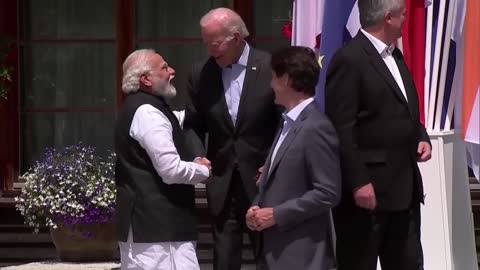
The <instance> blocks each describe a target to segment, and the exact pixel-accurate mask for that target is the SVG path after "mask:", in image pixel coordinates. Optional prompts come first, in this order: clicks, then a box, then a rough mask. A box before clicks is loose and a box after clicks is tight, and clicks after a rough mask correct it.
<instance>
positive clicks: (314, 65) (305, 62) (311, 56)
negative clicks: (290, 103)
mask: <svg viewBox="0 0 480 270" xmlns="http://www.w3.org/2000/svg"><path fill="white" fill-rule="evenodd" d="M270 66H271V68H272V70H273V72H275V75H276V76H277V77H280V76H283V75H284V74H285V73H286V74H287V75H288V77H289V79H290V86H291V87H292V88H293V89H295V90H297V91H299V92H303V93H305V94H307V95H308V96H314V95H315V86H316V85H317V82H318V74H319V72H320V66H319V64H318V61H317V58H316V56H315V52H314V51H313V50H312V49H310V48H307V47H301V46H292V47H287V48H284V49H280V50H279V51H277V52H275V53H274V54H273V55H272V59H271V61H270Z"/></svg>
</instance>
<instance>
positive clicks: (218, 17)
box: [200, 8, 250, 38]
mask: <svg viewBox="0 0 480 270" xmlns="http://www.w3.org/2000/svg"><path fill="white" fill-rule="evenodd" d="M212 22H217V23H221V24H222V25H223V27H224V29H225V31H226V32H227V34H228V35H231V36H233V34H235V33H239V34H240V36H241V37H242V38H246V37H248V36H249V35H250V33H249V32H248V29H247V26H246V25H245V22H244V21H243V20H242V17H240V15H238V14H237V13H236V12H235V11H233V10H231V9H229V8H216V9H212V10H210V11H209V12H208V13H207V14H205V15H204V16H203V17H202V19H200V26H201V27H204V26H205V25H207V24H209V23H212Z"/></svg>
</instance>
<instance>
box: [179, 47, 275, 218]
mask: <svg viewBox="0 0 480 270" xmlns="http://www.w3.org/2000/svg"><path fill="white" fill-rule="evenodd" d="M270 80H271V70H270V56H269V55H268V54H266V53H264V52H261V51H258V50H256V49H254V48H252V47H250V53H249V56H248V61H247V67H246V73H245V79H244V85H243V88H242V95H241V98H240V104H239V108H238V115H237V120H236V123H235V125H234V124H233V123H232V120H231V117H230V115H229V113H228V108H227V103H226V101H225V91H224V88H223V82H222V70H221V68H220V67H219V66H218V65H217V64H216V62H215V60H214V59H213V58H209V59H208V60H207V61H206V62H203V63H199V64H196V65H194V66H193V69H192V72H191V74H190V77H189V84H188V87H187V90H188V93H189V96H190V100H191V103H190V104H189V106H187V112H186V119H185V128H186V129H188V128H193V130H195V132H196V133H197V134H198V135H200V137H203V135H204V134H205V133H208V136H207V138H208V139H207V158H208V159H209V160H210V161H211V162H212V173H213V177H214V179H213V181H212V182H211V183H209V184H207V198H208V205H209V209H210V211H211V213H212V214H213V215H218V214H219V212H220V211H221V210H222V208H223V204H224V201H225V198H226V196H227V193H228V187H229V185H230V180H231V176H232V173H233V169H234V168H235V167H237V168H238V170H239V172H240V175H241V178H242V181H243V185H244V188H245V191H246V193H247V195H248V197H249V199H250V201H251V200H253V198H254V196H255V194H256V192H257V188H256V185H255V179H254V177H255V175H256V173H257V170H258V168H259V167H261V166H262V165H263V164H264V163H265V159H266V156H267V153H268V149H269V148H270V146H271V144H272V142H273V138H274V136H275V130H276V128H277V127H278V119H279V116H280V114H279V109H278V108H277V106H276V105H275V104H274V93H273V91H272V89H271V88H270Z"/></svg>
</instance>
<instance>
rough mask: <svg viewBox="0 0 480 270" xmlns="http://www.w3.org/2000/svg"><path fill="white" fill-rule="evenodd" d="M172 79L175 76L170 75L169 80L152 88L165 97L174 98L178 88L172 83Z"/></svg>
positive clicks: (154, 91)
mask: <svg viewBox="0 0 480 270" xmlns="http://www.w3.org/2000/svg"><path fill="white" fill-rule="evenodd" d="M172 79H173V77H170V78H169V79H168V81H167V80H165V81H162V82H161V83H160V84H158V85H156V86H154V87H153V88H152V90H153V93H155V94H156V95H159V96H162V97H165V98H174V97H175V96H176V95H177V89H176V88H175V86H173V84H172V83H171V80H172Z"/></svg>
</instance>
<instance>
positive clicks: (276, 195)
mask: <svg viewBox="0 0 480 270" xmlns="http://www.w3.org/2000/svg"><path fill="white" fill-rule="evenodd" d="M271 66H272V70H273V77H272V83H271V85H272V88H273V90H274V92H275V102H276V103H277V104H280V105H282V106H284V107H285V109H286V111H285V113H284V114H283V119H284V121H283V127H282V128H281V129H280V131H279V132H278V134H277V137H276V139H275V141H274V143H273V146H272V148H271V149H270V153H269V155H268V158H267V161H266V163H265V170H264V172H263V174H262V176H261V178H260V181H259V186H260V191H259V194H258V195H257V197H256V198H255V200H254V202H253V206H252V207H251V208H250V209H249V210H248V212H247V216H246V218H247V225H248V227H249V228H250V229H251V230H256V231H261V236H262V237H261V238H262V250H261V256H262V259H261V260H262V261H263V262H264V268H263V269H272V270H283V269H285V270H292V269H298V270H300V269H302V270H314V269H315V270H317V269H324V270H328V269H332V268H334V267H335V258H334V256H333V254H334V252H333V242H332V235H331V233H332V230H331V227H330V226H331V221H330V209H331V208H332V207H334V206H335V205H337V203H338V202H339V201H340V194H341V177H340V161H339V153H338V139H337V135H336V133H335V129H334V127H333V126H332V124H331V123H330V121H329V120H328V119H327V117H326V116H325V115H324V114H323V113H321V112H320V110H319V108H318V105H317V103H316V102H315V101H314V99H313V96H314V95H315V85H316V84H317V81H318V73H319V71H320V67H319V65H318V62H317V60H316V57H315V53H314V52H313V51H312V50H311V49H309V48H306V47H289V48H286V49H282V50H280V51H278V52H277V53H275V54H274V55H273V56H272V62H271Z"/></svg>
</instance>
